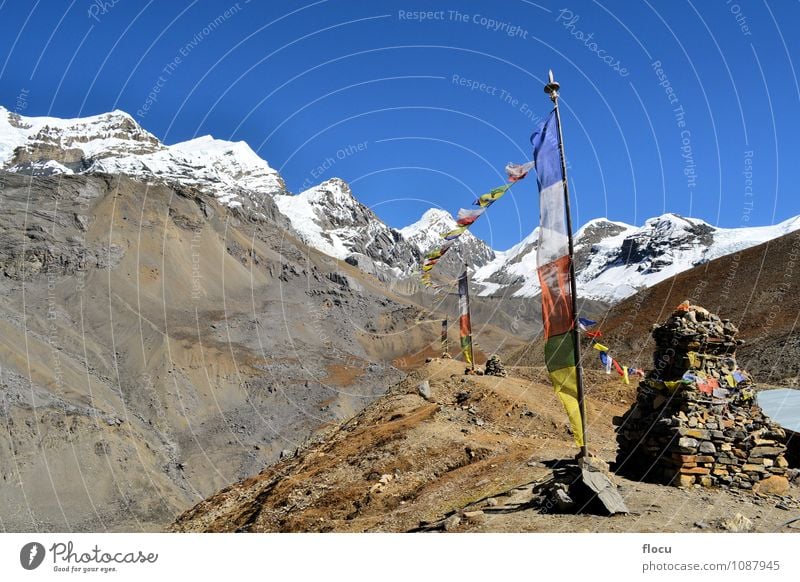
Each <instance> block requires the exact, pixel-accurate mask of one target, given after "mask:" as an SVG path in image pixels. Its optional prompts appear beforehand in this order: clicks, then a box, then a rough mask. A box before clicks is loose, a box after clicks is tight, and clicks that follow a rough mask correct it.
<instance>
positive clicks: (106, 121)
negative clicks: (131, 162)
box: [0, 107, 163, 172]
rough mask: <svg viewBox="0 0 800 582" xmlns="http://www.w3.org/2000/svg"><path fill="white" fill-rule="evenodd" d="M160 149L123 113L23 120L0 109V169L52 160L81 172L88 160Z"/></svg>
mask: <svg viewBox="0 0 800 582" xmlns="http://www.w3.org/2000/svg"><path fill="white" fill-rule="evenodd" d="M162 147H163V146H162V145H161V143H160V142H159V141H158V139H157V138H156V137H155V136H154V135H152V134H151V133H149V132H147V131H145V130H144V129H142V127H141V126H140V125H139V124H138V123H136V121H134V119H133V118H132V117H131V116H130V115H128V114H127V113H125V112H124V111H119V110H115V111H111V112H109V113H102V114H99V115H92V116H89V117H79V118H75V119H59V118H57V117H25V116H22V115H19V114H17V113H13V112H10V111H8V110H7V109H5V108H3V107H0V167H3V166H8V167H13V166H18V165H20V164H22V165H25V164H33V163H37V162H40V163H42V162H46V161H51V160H52V161H55V162H58V163H59V164H62V165H64V166H65V167H66V168H68V169H69V171H74V172H78V171H82V170H84V169H86V167H88V165H89V162H88V160H91V159H100V158H104V157H111V156H119V155H127V154H131V153H136V154H142V153H149V152H153V151H157V150H158V149H160V148H162Z"/></svg>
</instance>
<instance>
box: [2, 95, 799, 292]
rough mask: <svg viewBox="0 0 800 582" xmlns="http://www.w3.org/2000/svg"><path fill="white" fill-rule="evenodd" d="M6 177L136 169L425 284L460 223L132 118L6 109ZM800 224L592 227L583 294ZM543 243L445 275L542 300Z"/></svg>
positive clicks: (452, 258) (444, 266) (581, 247)
mask: <svg viewBox="0 0 800 582" xmlns="http://www.w3.org/2000/svg"><path fill="white" fill-rule="evenodd" d="M0 170H4V171H8V172H18V173H25V174H28V175H33V176H46V175H54V174H91V173H110V174H125V175H129V176H132V177H134V178H136V179H139V180H143V181H145V182H167V183H175V184H180V185H182V186H189V187H194V188H197V189H199V190H202V191H203V192H205V193H207V194H210V195H212V196H215V197H216V198H217V199H218V200H219V201H220V202H221V203H222V204H224V205H226V206H228V207H230V208H241V210H242V211H243V212H245V213H248V214H249V215H250V216H253V217H260V218H261V219H267V220H270V221H272V222H273V223H274V224H275V225H276V226H277V227H279V228H285V229H287V230H290V231H293V232H294V233H295V234H297V235H298V236H299V237H300V238H302V239H303V241H304V242H305V243H306V244H308V245H309V246H312V247H314V248H316V249H318V250H320V251H322V252H323V253H326V254H328V255H330V256H332V257H335V258H337V259H341V260H345V261H347V262H349V263H351V264H353V265H356V266H358V267H359V268H360V269H362V270H364V271H366V272H369V273H372V274H374V275H376V276H378V277H380V278H381V279H384V280H389V279H401V278H409V277H414V274H415V273H416V272H417V269H418V266H419V264H420V261H421V258H422V256H423V255H424V254H425V253H427V252H428V251H430V250H431V249H433V248H435V247H437V246H438V245H440V244H442V238H441V236H440V235H441V234H442V233H443V232H446V231H448V230H451V229H453V228H455V226H456V223H455V220H454V219H453V217H452V216H451V215H450V214H449V213H447V212H445V211H444V210H440V209H431V210H429V211H427V212H425V214H423V216H422V217H421V218H420V220H418V221H417V222H415V223H414V224H412V225H410V226H407V227H405V228H403V229H400V230H397V229H394V228H391V227H389V226H387V225H386V224H385V223H383V222H382V221H381V220H380V219H379V218H378V217H377V216H376V215H375V213H373V212H372V211H371V210H370V209H369V208H367V207H366V206H364V205H363V204H361V203H360V202H358V201H357V200H356V198H354V196H353V193H352V192H351V191H350V188H349V186H348V185H347V184H346V183H345V182H344V181H342V180H340V179H338V178H334V179H331V180H328V181H327V182H323V183H322V184H320V185H319V186H315V187H313V188H310V189H308V190H306V191H305V192H302V193H300V194H298V195H296V196H292V195H288V193H287V191H286V187H285V185H284V182H283V179H282V178H281V176H280V174H279V173H278V172H277V171H276V170H275V169H273V168H272V167H270V165H269V164H268V163H267V162H266V161H265V160H263V159H262V158H261V157H259V156H258V154H256V153H255V152H254V151H253V150H252V149H251V148H250V146H248V145H247V144H246V143H245V142H230V141H224V140H218V139H214V138H212V137H210V136H203V137H198V138H195V139H191V140H189V141H185V142H181V143H177V144H174V145H164V144H163V143H161V142H160V141H159V140H158V138H156V137H155V136H154V135H153V134H151V133H149V132H147V131H146V130H145V129H143V128H142V127H141V126H139V124H138V123H136V121H135V120H134V119H133V118H132V117H131V116H130V115H128V114H127V113H125V112H123V111H112V112H110V113H103V114H100V115H93V116H89V117H83V118H76V119H58V118H55V117H25V116H21V115H18V114H16V113H13V112H10V111H9V110H7V109H5V108H3V107H0ZM798 229H800V217H797V218H794V219H791V220H787V221H785V222H783V223H781V224H777V225H774V226H769V227H754V228H738V229H723V228H716V227H713V226H711V225H709V224H708V223H706V222H703V221H702V220H698V219H694V218H684V217H681V216H678V215H675V214H665V215H663V216H659V217H656V218H651V219H650V220H648V221H647V222H646V223H645V224H644V225H643V226H641V227H636V226H631V225H629V224H624V223H621V222H613V221H610V220H606V219H597V220H592V221H590V222H589V223H587V224H586V225H584V226H583V227H582V228H581V229H580V230H578V231H577V232H576V235H575V261H576V272H577V276H578V288H579V292H580V294H581V295H582V296H583V297H585V298H590V299H596V300H600V301H604V302H608V303H614V302H617V301H619V300H621V299H623V298H625V297H628V296H630V295H633V294H634V293H636V292H637V291H638V290H639V289H642V288H646V287H649V286H652V285H654V284H656V283H658V282H660V281H663V280H665V279H668V278H669V277H672V276H673V275H676V274H677V273H680V272H682V271H685V270H687V269H690V268H691V267H693V266H696V265H698V264H702V263H704V262H706V261H710V260H712V259H715V258H717V257H720V256H722V255H725V254H729V253H734V252H736V251H739V250H742V249H744V248H747V247H750V246H754V245H757V244H760V243H763V242H765V241H767V240H770V239H773V238H777V237H779V236H782V235H784V234H787V233H789V232H792V231H794V230H798ZM538 236H539V233H538V230H534V231H533V232H532V233H531V234H530V235H529V236H528V237H526V238H525V239H524V240H522V241H521V242H519V243H518V244H517V245H515V246H514V247H513V248H511V249H509V250H507V251H503V252H499V251H494V250H492V249H491V248H490V247H489V246H488V245H487V244H486V243H484V242H483V241H481V240H479V239H477V238H476V237H475V236H473V235H472V234H471V233H470V232H469V231H467V232H465V233H464V234H463V235H462V236H461V237H460V238H459V239H458V240H457V241H456V243H455V245H454V248H453V249H452V250H451V251H450V253H448V255H446V256H445V258H444V259H443V260H442V261H441V263H440V264H439V265H438V266H437V271H438V272H440V273H444V274H447V275H449V276H454V275H456V274H457V273H458V272H459V271H460V270H461V268H462V265H463V263H464V262H467V263H468V264H469V265H470V266H471V267H472V268H473V269H475V274H474V276H473V281H474V282H475V283H476V284H477V289H476V291H477V292H478V293H480V294H482V295H499V294H506V293H510V294H513V295H516V296H534V295H536V294H538V293H539V282H538V279H537V276H536V247H537V244H538Z"/></svg>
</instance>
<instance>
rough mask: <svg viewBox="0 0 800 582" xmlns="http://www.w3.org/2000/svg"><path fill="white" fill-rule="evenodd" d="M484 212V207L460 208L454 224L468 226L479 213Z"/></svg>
mask: <svg viewBox="0 0 800 582" xmlns="http://www.w3.org/2000/svg"><path fill="white" fill-rule="evenodd" d="M484 212H486V208H474V209H467V208H462V209H460V210H459V211H458V217H457V218H456V224H457V225H458V226H470V225H471V224H472V223H473V222H475V221H476V220H478V218H480V216H481V214H483V213H484Z"/></svg>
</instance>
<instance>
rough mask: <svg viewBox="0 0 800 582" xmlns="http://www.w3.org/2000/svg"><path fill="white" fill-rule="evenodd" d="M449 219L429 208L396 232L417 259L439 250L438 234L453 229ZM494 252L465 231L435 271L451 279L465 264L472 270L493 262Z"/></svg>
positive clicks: (439, 211)
mask: <svg viewBox="0 0 800 582" xmlns="http://www.w3.org/2000/svg"><path fill="white" fill-rule="evenodd" d="M456 226H457V224H456V221H455V219H454V218H453V216H452V215H451V214H450V213H449V212H447V211H446V210H442V209H440V208H431V209H430V210H427V211H425V213H424V214H423V215H422V217H421V218H420V219H419V220H418V221H417V222H415V223H414V224H411V225H409V226H406V227H405V228H401V229H400V234H402V235H403V238H404V239H405V240H407V241H408V242H409V243H410V244H412V245H413V246H414V247H415V248H416V249H417V250H418V251H419V254H420V255H423V256H424V255H425V254H426V253H427V252H428V251H431V250H433V249H435V248H438V247H440V246H441V245H442V244H443V243H444V240H443V239H442V236H441V235H442V233H445V232H448V231H450V230H453V229H454V228H456ZM494 258H495V252H494V251H493V250H492V249H491V247H489V245H487V244H486V243H485V242H483V241H482V240H481V239H479V238H477V237H476V236H475V235H473V234H472V233H471V232H469V231H466V232H465V233H464V234H462V235H461V236H460V237H458V239H456V240H455V242H454V244H453V247H452V248H451V249H450V251H449V252H448V253H447V254H446V255H445V256H444V258H443V259H442V260H441V261H439V264H438V266H437V267H436V268H437V270H439V271H440V272H446V273H447V274H449V275H451V276H455V275H456V274H457V273H459V272H460V271H461V270H462V268H463V265H464V264H465V263H466V264H467V265H469V266H470V267H472V268H473V269H477V268H479V267H482V266H484V265H485V264H487V263H488V262H490V261H492V260H494Z"/></svg>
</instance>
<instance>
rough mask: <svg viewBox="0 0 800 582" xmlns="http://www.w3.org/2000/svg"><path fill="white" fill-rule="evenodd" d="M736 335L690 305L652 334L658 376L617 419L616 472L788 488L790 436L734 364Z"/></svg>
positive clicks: (686, 483) (679, 481) (684, 483)
mask: <svg viewBox="0 0 800 582" xmlns="http://www.w3.org/2000/svg"><path fill="white" fill-rule="evenodd" d="M737 333H738V329H736V326H734V325H733V324H732V323H731V322H730V321H729V320H727V319H723V320H721V319H720V318H719V317H717V316H716V315H714V314H712V313H709V312H708V311H707V310H705V309H703V308H702V307H699V306H696V305H690V304H689V302H688V301H685V302H683V303H682V304H680V305H679V306H678V307H677V309H676V310H675V312H674V313H673V314H672V315H671V316H670V317H669V319H667V321H665V322H664V323H663V324H661V325H655V326H653V331H652V334H653V338H654V339H655V342H656V349H655V352H654V354H653V360H654V366H655V368H654V369H653V370H651V371H650V372H649V373H648V374H647V376H646V377H645V378H644V380H642V381H641V382H640V384H639V386H638V388H637V397H636V402H635V403H634V404H633V406H632V407H631V409H630V410H628V411H627V412H626V413H625V414H624V415H623V416H622V417H616V418H615V419H614V421H615V422H614V423H615V425H616V426H617V444H618V455H617V471H619V472H622V473H624V474H629V475H631V476H632V477H634V478H637V479H647V480H651V481H656V482H664V483H671V484H674V485H678V486H681V487H690V486H693V485H695V484H699V485H701V486H703V487H712V486H718V487H732V488H738V489H753V490H755V491H759V490H762V491H763V492H767V491H770V492H776V493H777V492H779V491H780V490H785V488H786V487H788V480H787V479H786V477H785V474H786V472H787V467H788V463H787V462H786V458H785V457H784V452H785V451H786V446H785V441H786V433H785V432H784V430H783V429H782V428H780V427H779V426H778V425H776V424H774V423H773V422H772V421H771V420H770V419H769V418H768V417H767V416H766V415H765V414H764V413H763V412H762V411H761V408H760V407H759V406H758V405H757V404H756V402H755V399H754V388H755V387H754V385H753V382H752V380H751V378H750V376H749V375H748V374H747V372H745V371H743V370H740V369H739V367H738V366H737V364H736V346H737V345H740V344H741V343H743V342H742V340H737V339H736V337H735V336H736V334H737Z"/></svg>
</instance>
